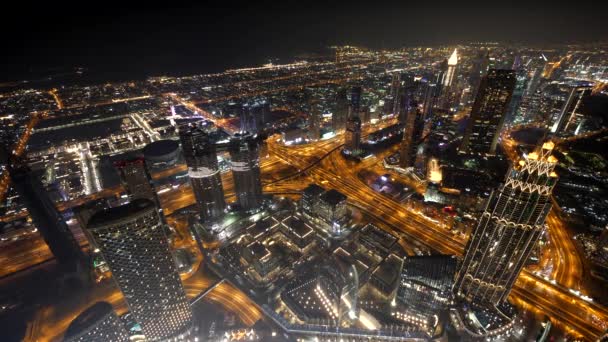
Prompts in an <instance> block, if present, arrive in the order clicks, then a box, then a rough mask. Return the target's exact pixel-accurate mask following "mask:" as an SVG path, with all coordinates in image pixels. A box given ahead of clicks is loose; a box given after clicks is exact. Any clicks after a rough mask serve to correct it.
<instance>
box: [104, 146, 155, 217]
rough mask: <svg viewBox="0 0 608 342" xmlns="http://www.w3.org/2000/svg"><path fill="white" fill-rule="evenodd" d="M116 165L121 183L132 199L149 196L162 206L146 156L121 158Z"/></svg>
mask: <svg viewBox="0 0 608 342" xmlns="http://www.w3.org/2000/svg"><path fill="white" fill-rule="evenodd" d="M114 167H115V168H116V171H118V174H119V175H120V180H121V183H122V185H123V186H124V188H125V190H126V191H127V194H128V195H129V199H130V200H131V201H132V200H134V199H137V198H147V199H149V200H150V201H152V202H154V203H156V205H157V206H158V207H159V208H160V202H159V201H158V196H157V194H156V190H155V189H154V184H152V177H151V176H150V173H149V172H148V169H147V168H146V161H145V160H144V158H141V157H137V158H131V159H123V160H119V161H117V162H115V163H114Z"/></svg>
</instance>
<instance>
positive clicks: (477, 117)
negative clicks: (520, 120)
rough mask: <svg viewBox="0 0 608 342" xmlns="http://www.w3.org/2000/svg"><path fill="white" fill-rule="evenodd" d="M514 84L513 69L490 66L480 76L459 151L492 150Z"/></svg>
mask: <svg viewBox="0 0 608 342" xmlns="http://www.w3.org/2000/svg"><path fill="white" fill-rule="evenodd" d="M514 88H515V72H514V71H513V70H503V69H490V71H488V74H487V75H486V76H484V77H483V78H482V80H481V83H480V86H479V92H478V93H477V97H476V98H475V103H473V109H472V110H471V117H470V118H469V123H468V125H467V127H466V130H465V133H464V138H463V140H462V145H461V147H460V151H461V152H465V153H476V154H494V153H495V152H496V145H497V143H498V137H499V135H500V131H501V129H502V126H503V124H504V120H505V115H506V112H507V106H508V105H509V102H510V101H511V96H512V95H513V89H514Z"/></svg>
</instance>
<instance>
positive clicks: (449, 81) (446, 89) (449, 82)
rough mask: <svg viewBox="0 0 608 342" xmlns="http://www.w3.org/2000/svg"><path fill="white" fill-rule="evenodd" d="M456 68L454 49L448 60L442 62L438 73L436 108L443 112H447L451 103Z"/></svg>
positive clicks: (455, 51)
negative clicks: (439, 85)
mask: <svg viewBox="0 0 608 342" xmlns="http://www.w3.org/2000/svg"><path fill="white" fill-rule="evenodd" d="M457 67H458V52H457V50H456V49H454V52H452V55H451V56H450V58H449V59H448V60H447V61H446V62H444V64H443V65H442V68H441V72H440V73H439V81H440V84H441V88H440V89H439V97H438V99H437V107H438V108H439V109H443V110H449V109H450V107H451V102H452V92H453V89H452V88H453V83H454V78H455V76H456V72H457Z"/></svg>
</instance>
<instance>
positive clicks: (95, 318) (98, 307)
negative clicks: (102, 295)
mask: <svg viewBox="0 0 608 342" xmlns="http://www.w3.org/2000/svg"><path fill="white" fill-rule="evenodd" d="M113 313H114V309H113V308H112V305H110V304H109V303H107V302H97V303H95V304H93V305H92V306H90V307H89V308H88V309H86V310H84V311H83V312H81V313H80V315H78V317H76V319H74V320H73V321H72V323H70V326H69V327H68V330H67V331H66V333H65V336H64V339H68V338H70V337H74V336H77V335H79V334H80V333H82V332H83V331H84V330H87V329H88V328H90V327H92V326H94V325H95V324H97V322H99V321H101V320H103V319H104V318H105V317H107V316H108V315H110V314H113Z"/></svg>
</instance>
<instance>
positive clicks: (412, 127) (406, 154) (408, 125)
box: [399, 99, 424, 168]
mask: <svg viewBox="0 0 608 342" xmlns="http://www.w3.org/2000/svg"><path fill="white" fill-rule="evenodd" d="M404 101H405V102H404V107H405V110H407V112H406V113H407V114H406V115H405V122H404V127H403V140H401V146H400V148H399V166H401V167H402V168H408V167H411V166H413V165H414V161H415V160H416V153H417V151H418V145H420V142H421V140H422V132H423V128H424V120H423V116H422V112H420V111H419V110H418V105H417V104H416V103H415V102H410V101H409V99H405V100H404ZM408 102H409V104H407V103H408Z"/></svg>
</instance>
